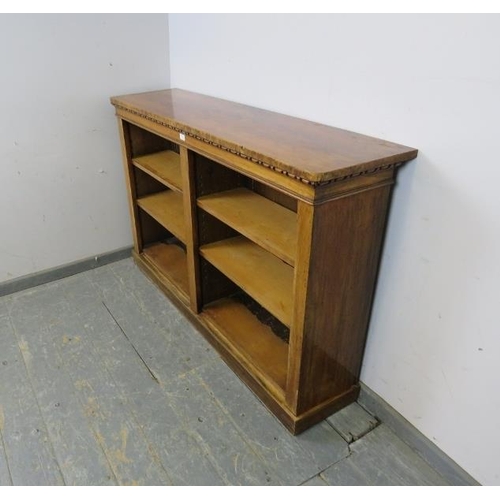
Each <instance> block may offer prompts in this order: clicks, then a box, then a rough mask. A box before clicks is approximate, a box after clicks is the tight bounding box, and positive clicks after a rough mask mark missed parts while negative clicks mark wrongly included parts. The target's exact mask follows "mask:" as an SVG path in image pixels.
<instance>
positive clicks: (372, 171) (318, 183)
mask: <svg viewBox="0 0 500 500" xmlns="http://www.w3.org/2000/svg"><path fill="white" fill-rule="evenodd" d="M114 106H115V107H116V108H118V109H123V110H124V111H127V112H128V113H131V114H133V115H136V116H138V117H140V118H144V119H145V120H149V121H150V122H154V123H157V124H158V125H161V126H163V127H167V128H169V129H171V130H174V131H175V132H180V133H183V134H185V135H187V136H189V137H192V138H193V139H196V140H198V141H202V142H204V143H205V144H209V145H210V146H214V147H216V148H219V149H222V150H223V151H227V152H228V153H231V154H234V155H236V156H239V157H240V158H243V159H244V160H249V161H251V162H252V163H256V164H257V165H261V166H262V167H265V168H269V169H270V170H273V171H274V172H277V173H279V174H282V175H286V176H287V177H291V178H292V179H296V180H298V181H300V182H302V183H304V184H308V185H309V186H313V187H317V186H325V185H327V184H333V183H336V182H341V181H345V180H348V179H353V178H354V177H359V176H361V175H370V174H375V173H377V172H381V171H382V170H391V169H394V168H397V167H400V166H401V165H403V163H404V162H402V161H400V162H397V163H391V164H390V165H383V166H381V167H372V168H369V169H367V170H361V171H359V172H353V173H351V174H347V175H340V176H338V177H334V178H332V179H328V180H326V181H311V180H309V179H305V178H303V177H300V176H299V175H296V174H293V173H291V172H288V171H287V170H283V169H281V168H279V167H276V166H275V165H271V164H269V163H267V162H265V161H263V160H259V159H258V158H254V157H253V156H249V155H246V154H244V153H242V152H240V151H237V150H235V149H232V148H228V147H226V146H223V145H222V144H219V143H218V142H214V141H211V140H210V139H206V138H205V137H201V136H199V135H197V134H194V133H192V132H188V131H186V130H184V129H182V128H179V127H176V126H174V125H172V124H170V123H167V122H165V121H164V120H160V119H158V118H154V117H152V116H150V115H147V114H145V113H141V112H140V111H137V110H135V109H131V108H127V107H126V106H123V105H121V104H118V103H115V104H114Z"/></svg>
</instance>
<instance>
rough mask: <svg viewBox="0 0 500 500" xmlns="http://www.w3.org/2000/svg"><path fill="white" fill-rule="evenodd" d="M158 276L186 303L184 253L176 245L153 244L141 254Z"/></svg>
mask: <svg viewBox="0 0 500 500" xmlns="http://www.w3.org/2000/svg"><path fill="white" fill-rule="evenodd" d="M141 255H142V256H143V257H144V259H145V260H146V261H147V262H148V263H149V264H151V265H152V266H153V267H154V268H155V270H157V271H158V273H159V274H160V279H161V278H165V279H166V280H168V281H169V282H170V283H171V284H173V285H174V286H175V287H176V288H177V289H178V291H179V292H181V295H182V296H183V298H184V299H185V300H186V301H187V299H188V294H189V285H188V271H187V259H186V252H185V251H184V250H183V249H182V248H181V247H180V246H178V245H175V244H169V243H163V242H162V243H155V244H154V245H151V246H149V247H147V248H144V250H143V251H142V254H141Z"/></svg>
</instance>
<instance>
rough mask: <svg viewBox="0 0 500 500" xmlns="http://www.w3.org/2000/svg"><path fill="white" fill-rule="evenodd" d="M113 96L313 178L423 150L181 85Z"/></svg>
mask: <svg viewBox="0 0 500 500" xmlns="http://www.w3.org/2000/svg"><path fill="white" fill-rule="evenodd" d="M111 102H112V103H113V104H114V105H115V106H117V107H121V108H124V109H125V110H128V111H130V112H135V113H139V115H140V116H143V117H145V118H147V119H151V120H153V121H154V120H156V121H157V122H160V123H162V124H164V125H166V126H171V127H174V128H175V129H179V130H180V131H183V132H186V133H189V134H192V135H193V136H195V137H196V136H202V137H206V138H207V139H208V140H209V141H211V142H213V143H215V144H217V145H220V146H223V147H224V148H227V149H229V150H233V151H234V152H235V153H237V154H239V155H244V156H248V157H250V158H254V159H256V160H259V161H261V162H264V163H266V164H268V165H270V166H273V167H275V168H279V169H281V170H283V171H285V172H288V173H291V174H293V175H296V176H298V177H299V178H301V179H304V180H307V181H309V182H325V181H328V180H331V179H334V178H336V177H339V176H345V175H348V174H350V173H355V172H362V171H363V170H366V169H369V168H376V167H379V166H382V165H386V164H389V163H397V162H401V161H406V160H410V159H412V158H415V156H416V154H417V151H416V150H415V149H412V148H408V147H405V146H401V145H398V144H394V143H391V142H388V141H384V140H381V139H376V138H373V137H368V136H365V135H361V134H357V133H355V132H350V131H346V130H342V129H339V128H334V127H329V126H326V125H321V124H318V123H313V122H310V121H307V120H302V119H299V118H293V117H290V116H285V115H281V114H279V113H274V112H271V111H266V110H262V109H256V108H253V107H250V106H245V105H243V104H238V103H234V102H230V101H225V100H222V99H216V98H213V97H208V96H204V95H201V94H196V93H193V92H187V91H185V90H180V89H171V90H162V91H155V92H146V93H142V94H134V95H127V96H118V97H113V98H112V99H111Z"/></svg>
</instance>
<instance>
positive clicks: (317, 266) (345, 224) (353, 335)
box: [294, 186, 391, 413]
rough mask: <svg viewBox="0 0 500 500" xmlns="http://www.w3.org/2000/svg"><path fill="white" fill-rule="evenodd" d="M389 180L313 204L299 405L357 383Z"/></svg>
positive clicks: (300, 409)
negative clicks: (327, 201)
mask: <svg viewBox="0 0 500 500" xmlns="http://www.w3.org/2000/svg"><path fill="white" fill-rule="evenodd" d="M390 191H391V187H390V186H387V187H382V188H379V189H373V190H370V191H366V192H363V193H360V194H358V195H355V196H349V197H344V198H340V199H337V200H333V201H331V202H329V203H324V204H322V205H319V206H317V207H315V208H314V214H313V221H312V241H311V247H310V248H311V256H310V261H309V275H308V281H307V285H306V286H307V293H306V304H305V313H304V326H303V333H302V336H301V339H299V340H298V342H299V344H298V345H296V346H294V349H295V351H294V354H295V355H296V356H299V357H300V362H298V363H296V364H297V365H300V367H298V373H295V376H298V381H297V387H296V391H297V394H298V400H297V412H298V413H302V412H304V411H307V409H309V408H311V407H313V406H315V405H317V404H319V403H321V401H323V400H325V399H326V398H328V396H329V395H331V394H335V393H341V392H345V391H347V390H349V388H351V387H353V386H355V385H356V384H357V382H358V377H359V371H360V367H361V360H362V356H363V350H364V345H365V340H366V333H367V327H368V320H369V315H370V309H371V303H372V297H373V291H374V285H375V276H376V273H377V269H378V262H379V257H380V250H381V244H382V236H383V230H384V226H385V221H386V213H387V207H388V200H389V195H390Z"/></svg>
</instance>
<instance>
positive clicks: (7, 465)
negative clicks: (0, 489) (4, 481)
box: [0, 428, 14, 486]
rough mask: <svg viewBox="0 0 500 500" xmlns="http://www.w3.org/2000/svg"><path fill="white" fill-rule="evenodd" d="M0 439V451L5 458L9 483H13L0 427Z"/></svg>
mask: <svg viewBox="0 0 500 500" xmlns="http://www.w3.org/2000/svg"><path fill="white" fill-rule="evenodd" d="M0 441H1V442H2V453H3V456H4V458H5V465H6V467H7V472H8V474H9V480H10V484H11V485H14V480H13V479H12V472H11V470H10V464H9V460H8V459H7V449H6V446H5V440H4V438H3V433H2V428H0ZM0 486H2V485H0Z"/></svg>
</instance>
